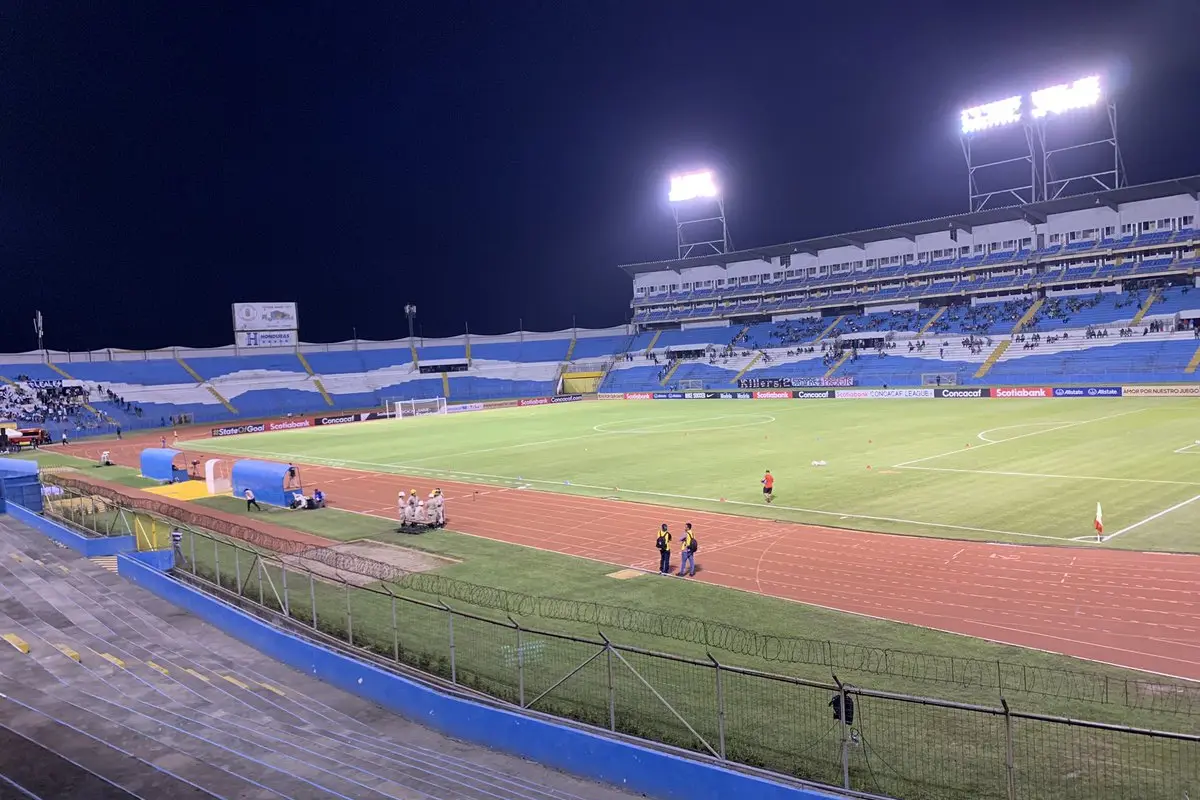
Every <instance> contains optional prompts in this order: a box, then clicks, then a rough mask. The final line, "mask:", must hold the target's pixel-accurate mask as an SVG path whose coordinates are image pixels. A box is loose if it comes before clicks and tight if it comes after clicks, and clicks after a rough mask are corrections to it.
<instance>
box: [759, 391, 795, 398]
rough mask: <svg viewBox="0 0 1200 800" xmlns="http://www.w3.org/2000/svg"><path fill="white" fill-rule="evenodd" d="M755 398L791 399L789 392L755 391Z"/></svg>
mask: <svg viewBox="0 0 1200 800" xmlns="http://www.w3.org/2000/svg"><path fill="white" fill-rule="evenodd" d="M754 399H755V400H791V399H792V393H791V392H755V393H754Z"/></svg>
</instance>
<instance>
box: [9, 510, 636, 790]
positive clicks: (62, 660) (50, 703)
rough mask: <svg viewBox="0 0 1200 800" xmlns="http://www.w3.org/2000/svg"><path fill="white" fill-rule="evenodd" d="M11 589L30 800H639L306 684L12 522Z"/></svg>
mask: <svg viewBox="0 0 1200 800" xmlns="http://www.w3.org/2000/svg"><path fill="white" fill-rule="evenodd" d="M0 587H2V588H0V630H3V631H7V632H14V633H16V634H17V635H18V636H19V637H20V639H21V640H23V641H24V642H25V643H26V644H27V647H25V648H21V649H18V648H17V647H7V646H3V647H0V748H3V750H2V751H0V752H3V753H4V755H5V756H6V758H5V762H6V764H8V765H12V768H11V769H10V768H7V767H6V770H5V772H6V775H7V777H8V779H9V780H11V781H14V782H17V783H18V785H20V786H23V787H24V788H25V790H26V794H18V796H29V795H30V794H32V796H34V797H38V796H42V797H81V798H83V797H87V798H92V797H95V798H106V800H107V798H113V799H114V800H115V799H116V798H127V797H128V798H135V797H136V798H150V797H156V798H157V797H171V798H184V799H185V800H190V798H214V797H215V798H229V799H232V798H240V799H244V800H267V798H271V799H272V800H278V798H280V797H297V798H299V797H303V798H306V800H307V798H339V799H340V800H349V798H355V800H358V798H363V800H382V799H383V798H404V800H410V799H412V800H418V799H419V800H434V798H457V799H459V800H517V799H518V798H519V800H621V799H622V798H629V797H630V795H628V794H625V793H622V792H619V791H617V790H616V789H611V788H608V787H604V786H600V785H598V784H590V783H585V782H583V781H579V780H576V779H574V778H571V777H569V776H566V775H563V774H560V773H557V772H554V771H552V770H549V769H546V768H543V767H540V766H538V765H534V764H530V763H528V762H524V761H521V760H520V759H516V758H511V757H508V756H505V755H502V754H499V753H494V752H491V751H488V750H485V749H482V748H475V747H470V746H468V745H465V744H462V743H458V742H454V741H452V740H450V739H447V738H445V737H443V736H440V735H439V734H437V733H434V732H432V731H429V730H427V729H425V728H422V727H420V726H419V725H416V724H414V723H410V722H408V721H406V720H404V719H402V718H400V717H397V716H395V715H392V714H390V713H387V712H385V711H383V710H382V709H380V708H378V707H376V706H373V705H371V704H369V703H367V702H365V701H362V700H360V699H358V698H356V697H353V696H351V695H348V694H345V693H343V692H340V691H339V690H336V689H334V688H332V687H330V686H328V685H326V684H322V683H320V682H319V681H317V680H315V679H312V678H310V677H308V676H307V675H304V674H301V673H299V672H295V671H292V670H290V669H288V668H286V667H284V666H283V665H281V664H279V663H277V662H274V661H272V660H270V659H269V658H267V657H265V656H263V655H261V654H260V653H258V652H257V651H255V650H252V649H250V648H249V647H245V646H243V645H242V644H241V643H240V642H237V641H235V640H233V639H231V638H229V637H227V636H225V635H224V634H223V633H221V632H220V631H218V630H216V629H214V628H212V627H210V626H208V625H207V624H205V623H203V622H201V621H200V620H199V619H197V618H195V617H192V616H191V615H189V614H187V613H185V612H182V611H179V610H178V609H175V608H173V607H171V606H169V605H166V604H164V603H163V601H161V600H160V599H158V598H157V597H155V596H153V595H150V594H149V593H146V592H144V591H142V590H141V589H138V588H137V587H134V586H133V585H132V584H129V583H127V582H126V581H125V580H124V579H122V578H120V577H119V576H117V575H112V574H109V573H107V572H105V571H103V570H100V569H98V568H96V567H95V566H93V565H92V564H90V563H89V562H88V561H87V560H86V559H83V558H81V557H79V556H77V555H75V554H74V553H73V552H72V551H69V550H66V549H65V548H62V549H60V548H57V547H56V546H55V545H54V544H53V543H52V542H50V541H49V540H47V539H46V538H44V537H42V536H41V535H39V534H37V533H35V532H33V531H31V530H29V529H28V528H24V527H23V526H20V525H18V524H15V523H11V522H8V521H5V520H2V519H0ZM59 645H61V647H59ZM23 650H27V651H28V652H23ZM14 756H16V759H15V761H14ZM60 767H61V769H60Z"/></svg>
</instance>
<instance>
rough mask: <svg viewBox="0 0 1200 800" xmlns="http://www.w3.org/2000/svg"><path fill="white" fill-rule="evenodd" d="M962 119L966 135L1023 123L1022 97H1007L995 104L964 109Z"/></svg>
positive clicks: (963, 130)
mask: <svg viewBox="0 0 1200 800" xmlns="http://www.w3.org/2000/svg"><path fill="white" fill-rule="evenodd" d="M961 117H962V132H963V133H964V134H968V133H978V132H979V131H983V130H987V129H988V128H998V127H1000V126H1001V125H1012V124H1013V123H1016V122H1020V121H1021V96H1020V95H1016V96H1015V97H1006V98H1005V99H1003V100H997V101H996V102H994V103H985V104H983V105H981V106H974V107H973V108H964V109H963V110H962V114H961Z"/></svg>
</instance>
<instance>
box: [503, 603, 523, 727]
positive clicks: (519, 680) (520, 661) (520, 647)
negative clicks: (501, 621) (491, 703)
mask: <svg viewBox="0 0 1200 800" xmlns="http://www.w3.org/2000/svg"><path fill="white" fill-rule="evenodd" d="M506 616H507V617H508V621H509V622H511V623H512V624H513V628H514V629H516V631H517V703H518V704H519V705H520V706H521V708H524V707H525V645H524V644H522V643H521V625H520V623H518V622H517V621H516V620H515V619H513V618H512V614H507V615H506Z"/></svg>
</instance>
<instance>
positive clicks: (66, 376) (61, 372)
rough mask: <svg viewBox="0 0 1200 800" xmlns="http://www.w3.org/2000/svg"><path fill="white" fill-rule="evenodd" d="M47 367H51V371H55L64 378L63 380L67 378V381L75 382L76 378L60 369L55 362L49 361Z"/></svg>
mask: <svg viewBox="0 0 1200 800" xmlns="http://www.w3.org/2000/svg"><path fill="white" fill-rule="evenodd" d="M46 366H47V367H49V368H50V369H52V370H54V371H55V372H57V373H58V374H59V375H61V376H63V378H65V379H66V380H69V381H73V380H75V378H74V377H73V376H72V375H71V373H69V372H67V371H66V370H65V369H63V368H62V367H60V366H59V365H58V364H55V363H54V362H53V361H47V362H46Z"/></svg>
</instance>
